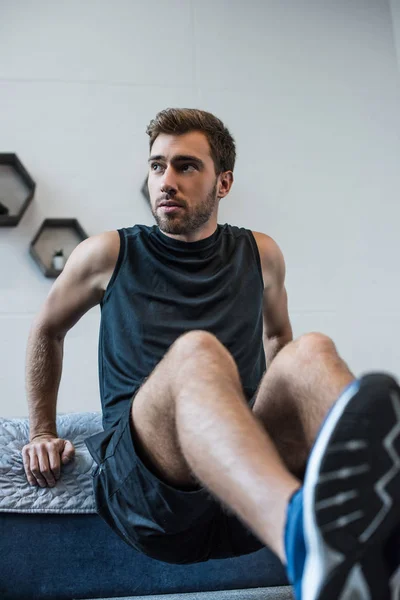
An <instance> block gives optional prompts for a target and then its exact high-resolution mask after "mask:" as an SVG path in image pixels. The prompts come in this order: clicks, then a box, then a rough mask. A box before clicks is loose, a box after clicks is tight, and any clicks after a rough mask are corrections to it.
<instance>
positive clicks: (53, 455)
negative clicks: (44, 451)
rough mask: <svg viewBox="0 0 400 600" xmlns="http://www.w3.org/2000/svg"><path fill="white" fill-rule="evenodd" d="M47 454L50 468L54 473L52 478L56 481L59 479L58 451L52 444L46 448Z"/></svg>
mask: <svg viewBox="0 0 400 600" xmlns="http://www.w3.org/2000/svg"><path fill="white" fill-rule="evenodd" d="M48 456H49V466H50V470H51V472H52V473H53V475H54V479H55V480H56V481H58V480H59V479H60V453H59V452H58V450H56V449H55V448H54V446H53V447H51V448H49V449H48Z"/></svg>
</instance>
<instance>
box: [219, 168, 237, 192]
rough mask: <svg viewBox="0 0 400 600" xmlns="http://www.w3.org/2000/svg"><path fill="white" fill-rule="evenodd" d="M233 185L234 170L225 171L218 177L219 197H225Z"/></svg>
mask: <svg viewBox="0 0 400 600" xmlns="http://www.w3.org/2000/svg"><path fill="white" fill-rule="evenodd" d="M232 185H233V173H232V171H224V172H223V173H221V175H219V177H218V194H217V195H218V198H225V196H227V195H228V194H229V192H230V189H231V187H232Z"/></svg>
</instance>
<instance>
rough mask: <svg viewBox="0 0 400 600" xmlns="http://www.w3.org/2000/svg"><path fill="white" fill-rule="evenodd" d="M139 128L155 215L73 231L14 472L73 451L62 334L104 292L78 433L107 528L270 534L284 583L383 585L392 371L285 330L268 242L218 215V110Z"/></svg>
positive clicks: (35, 339)
mask: <svg viewBox="0 0 400 600" xmlns="http://www.w3.org/2000/svg"><path fill="white" fill-rule="evenodd" d="M147 133H148V134H149V136H150V153H151V156H150V159H149V176H148V185H149V192H150V199H151V208H152V212H153V215H154V217H155V220H156V223H157V225H154V226H153V227H146V226H143V225H136V226H135V227H129V228H126V229H122V230H120V231H109V232H105V233H103V234H101V235H97V236H93V237H92V238H90V239H88V240H86V241H84V242H82V243H81V244H80V245H79V246H78V247H77V248H76V249H75V250H74V252H73V253H72V254H71V256H70V258H69V260H68V263H67V265H66V266H65V268H64V271H63V273H62V274H61V275H60V277H59V278H58V279H57V281H56V282H55V284H54V286H53V288H52V290H51V292H50V294H49V296H48V298H47V300H46V302H45V304H44V306H43V308H42V310H41V311H40V313H39V315H38V316H37V318H36V320H35V322H34V324H33V327H32V330H31V333H30V337H29V342H28V353H27V390H28V400H29V408H30V426H31V429H30V443H29V444H28V445H27V446H25V447H24V449H23V458H24V465H25V470H26V474H27V477H28V480H29V482H30V483H31V484H32V485H40V486H46V485H49V486H53V485H55V483H56V481H57V479H58V478H59V476H60V463H65V462H67V461H68V460H70V459H71V458H72V456H73V447H72V444H71V443H70V442H69V441H67V440H62V439H59V438H58V437H57V431H56V397H57V390H58V385H59V381H60V374H61V364H62V352H63V340H64V337H65V335H66V333H67V331H68V330H69V329H70V328H71V327H72V326H73V325H74V324H75V323H76V322H77V321H78V320H79V319H80V318H81V317H82V315H83V314H84V313H85V312H86V311H87V310H89V309H90V308H91V307H93V306H94V305H96V304H100V305H101V313H102V315H101V327H100V340H99V374H100V390H101V400H102V409H103V424H104V432H102V433H100V434H98V435H96V436H92V437H91V438H89V439H88V440H87V441H86V443H87V445H88V448H89V450H90V452H91V454H92V455H93V457H94V459H95V461H96V463H97V465H98V466H97V469H96V471H95V474H94V493H95V497H96V503H97V509H98V512H99V514H100V515H101V516H102V517H103V518H104V519H105V520H106V522H107V523H108V524H109V525H110V526H111V527H112V528H113V529H114V530H115V531H116V533H118V534H119V535H120V536H121V537H122V538H123V539H124V540H125V541H126V542H127V543H128V544H130V545H132V546H133V547H134V548H136V549H137V550H140V551H142V552H144V553H146V554H148V555H149V556H152V557H154V558H156V559H159V560H164V561H167V562H175V563H190V562H198V561H204V560H207V559H209V558H222V557H228V556H234V555H239V554H246V553H250V552H253V551H255V550H257V549H259V548H261V547H262V546H263V545H268V546H269V547H270V548H272V550H273V551H275V552H276V554H277V555H278V556H279V557H280V558H281V560H282V561H283V562H284V563H286V564H287V569H288V574H289V577H290V579H291V581H292V582H293V583H294V586H295V589H296V594H297V598H303V600H309V599H316V598H318V599H320V598H324V600H329V599H332V600H333V599H335V600H337V599H338V598H350V597H354V596H353V595H352V594H353V593H354V594H356V593H358V596H357V597H358V598H377V599H378V598H379V600H383V599H384V598H389V597H390V589H389V586H390V582H389V578H390V575H391V573H392V572H393V570H394V568H395V567H396V564H389V563H390V553H391V547H390V544H391V543H392V538H391V535H392V532H393V531H395V529H396V527H397V526H398V525H399V524H400V511H399V509H398V504H399V500H400V472H399V471H400V459H399V454H400V452H399V437H400V394H399V388H398V386H397V383H396V382H395V381H394V380H393V379H392V378H390V377H389V376H387V375H383V374H373V375H369V376H366V377H364V378H362V379H361V380H356V379H355V377H354V375H353V374H352V373H351V372H350V370H349V369H348V367H347V365H346V364H345V363H344V362H343V360H342V359H341V358H340V357H339V356H338V354H337V352H336V348H335V346H334V344H333V342H332V341H331V340H330V339H329V338H327V337H326V336H324V335H322V334H318V333H311V334H308V335H304V336H302V337H300V338H299V339H297V340H296V341H292V329H291V325H290V321H289V317H288V311H287V295H286V290H285V283H284V279H285V264H284V259H283V256H282V253H281V251H280V249H279V247H278V246H277V244H276V243H275V242H274V241H273V240H272V239H271V238H270V237H269V236H267V235H265V234H263V233H257V232H250V231H248V230H246V229H243V228H238V227H232V226H229V225H224V226H221V225H218V223H217V215H218V205H219V201H220V200H221V199H222V198H224V197H225V196H227V194H228V193H229V191H230V189H231V186H232V183H233V169H234V163H235V143H234V140H233V138H232V136H231V135H230V133H229V131H228V130H227V129H226V127H225V126H224V125H223V123H222V122H221V121H220V120H219V119H217V118H216V117H214V116H213V115H211V114H209V113H206V112H204V111H199V110H193V109H169V110H165V111H162V112H161V113H159V114H158V115H157V116H156V118H155V119H154V120H153V121H151V123H150V125H149V127H148V130H147ZM263 343H264V344H263ZM332 406H333V408H332V410H331V411H330V409H331V407H332ZM328 412H329V414H328ZM327 414H328V416H327ZM325 418H326V420H325ZM324 420H325V422H324V425H323V427H322V429H321V432H320V433H319V435H318V431H319V428H320V426H321V423H322V422H323V421H324ZM311 448H313V451H312V453H311V457H310V459H309V461H308V467H307V474H306V478H305V482H304V486H303V487H301V485H302V479H303V475H304V470H305V466H306V461H307V459H308V456H309V454H310V451H311ZM388 555H389V559H388ZM392 562H394V561H392ZM392 591H393V590H392ZM393 593H395V592H393Z"/></svg>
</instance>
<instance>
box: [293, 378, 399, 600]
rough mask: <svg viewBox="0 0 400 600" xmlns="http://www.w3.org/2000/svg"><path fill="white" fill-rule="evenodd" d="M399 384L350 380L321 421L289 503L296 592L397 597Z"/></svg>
mask: <svg viewBox="0 0 400 600" xmlns="http://www.w3.org/2000/svg"><path fill="white" fill-rule="evenodd" d="M399 527H400V388H399V386H398V385H397V383H396V381H395V380H394V379H393V378H391V377H389V376H388V375H385V374H371V375H366V376H364V377H362V378H361V379H360V380H356V381H354V382H352V383H351V384H350V385H349V386H348V387H347V388H346V389H345V391H344V392H343V393H342V394H341V396H340V398H339V399H338V401H337V402H336V403H335V405H334V406H333V407H332V409H331V411H330V412H329V414H328V416H327V418H326V420H325V422H324V423H323V425H322V427H321V430H320V432H319V435H318V437H317V440H316V442H315V445H314V447H313V450H312V452H311V455H310V459H309V461H308V465H307V470H306V475H305V480H304V486H303V488H302V489H300V490H298V491H297V492H296V493H295V494H294V496H293V497H292V499H291V501H290V503H289V505H288V511H287V525H286V532H285V545H286V555H287V562H288V564H287V569H288V576H289V579H290V581H291V582H292V583H293V586H294V589H295V593H296V598H297V600H399V599H400V568H399V565H400V552H399V548H400V536H399V535H398V536H397V538H395V539H394V535H395V532H396V531H397V530H398V531H400V529H399Z"/></svg>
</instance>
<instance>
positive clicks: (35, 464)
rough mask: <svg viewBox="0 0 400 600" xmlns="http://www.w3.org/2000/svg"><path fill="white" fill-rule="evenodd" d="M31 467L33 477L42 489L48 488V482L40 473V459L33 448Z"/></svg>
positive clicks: (31, 451) (30, 457)
mask: <svg viewBox="0 0 400 600" xmlns="http://www.w3.org/2000/svg"><path fill="white" fill-rule="evenodd" d="M29 466H30V469H31V473H32V475H33V477H34V478H35V479H36V481H37V482H38V484H39V485H40V487H46V485H47V484H46V480H45V478H44V477H43V476H42V474H41V472H40V468H39V461H38V457H37V455H36V452H35V450H34V449H33V448H31V450H30V452H29Z"/></svg>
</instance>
